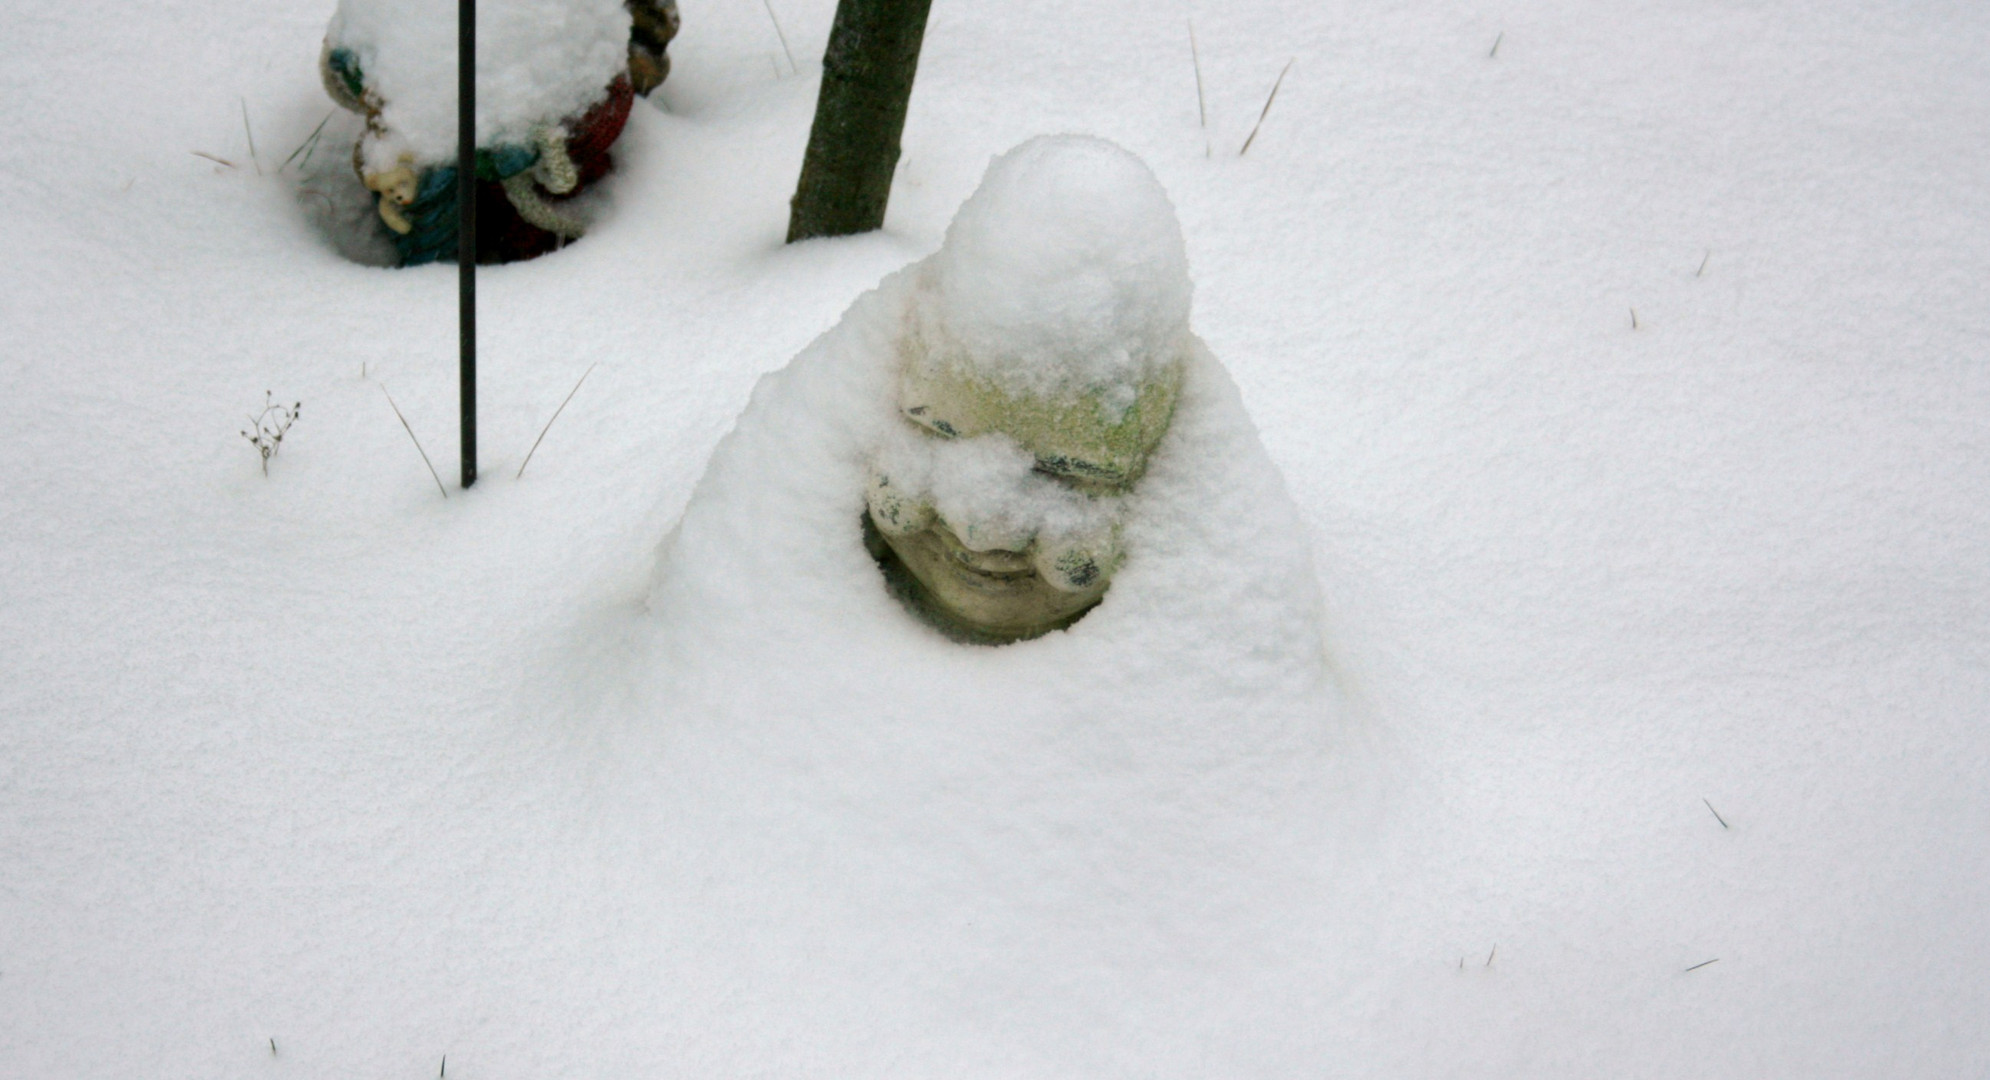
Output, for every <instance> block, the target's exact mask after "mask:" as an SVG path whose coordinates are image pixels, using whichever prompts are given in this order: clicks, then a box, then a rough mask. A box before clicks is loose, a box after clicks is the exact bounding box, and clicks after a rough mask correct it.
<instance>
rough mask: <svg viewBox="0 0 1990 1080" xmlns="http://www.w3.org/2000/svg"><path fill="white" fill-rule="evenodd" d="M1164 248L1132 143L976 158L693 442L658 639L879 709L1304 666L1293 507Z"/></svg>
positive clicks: (659, 594) (1182, 268) (1283, 681)
mask: <svg viewBox="0 0 1990 1080" xmlns="http://www.w3.org/2000/svg"><path fill="white" fill-rule="evenodd" d="M1182 252H1183V245H1182V240H1181V232H1180V228H1179V226H1178V225H1177V224H1176V222H1175V216H1174V212H1173V209H1172V207H1171V206H1170V205H1169V203H1168V201H1167V197H1166V195H1165V193H1164V192H1163V191H1162V190H1161V187H1160V184H1159V183H1158V181H1156V180H1155V178H1154V177H1153V175H1152V173H1151V172H1149V171H1148V170H1147V168H1146V166H1145V165H1144V164H1142V163H1141V162H1140V161H1139V160H1138V159H1137V158H1134V157H1133V156H1132V155H1131V154H1128V153H1127V152H1126V151H1124V150H1121V149H1120V148H1118V147H1116V146H1113V145H1112V144H1109V143H1105V142H1103V141H1101V140H1097V139H1090V138H1081V137H1074V136H1062V137H1057V138H1048V139H1038V140H1032V141H1031V142H1029V143H1025V144H1024V145H1023V146H1022V147H1019V148H1018V149H1017V150H1015V151H1012V152H1011V153H1009V154H1007V155H1004V156H1003V157H1001V158H998V159H997V160H996V161H995V162H994V163H993V165H991V167H990V169H989V173H988V178H987V180H985V181H984V183H983V185H982V187H981V189H980V190H979V191H977V192H976V194H975V195H974V196H973V197H972V198H971V199H970V200H969V201H968V203H967V204H966V205H965V206H964V207H963V208H962V210H961V212H960V215H959V217H958V218H957V219H956V221H955V223H954V226H953V228H952V229H950V230H949V232H948V234H947V239H946V242H945V244H944V245H943V247H942V248H941V250H940V251H939V252H937V253H936V254H934V255H933V256H930V257H929V258H927V259H926V260H923V261H922V262H920V263H916V264H914V265H913V266H911V267H908V268H906V269H905V270H903V271H900V272H898V273H896V274H894V275H892V276H891V277H889V278H887V279H886V280H885V281H884V282H883V283H882V284H881V285H880V286H879V288H877V289H876V290H874V291H872V292H871V293H869V294H866V295H865V296H864V297H863V298H861V299H859V300H858V301H857V303H856V304H855V305H853V306H852V307H851V309H850V311H849V312H848V313H847V314H846V315H845V316H844V318H843V320H842V321H841V323H839V324H838V325H837V326H836V327H835V328H833V329H832V330H830V331H829V332H828V333H826V334H824V335H823V336H822V337H821V338H819V339H818V340H817V341H816V342H815V343H813V344H812V345H810V346H809V347H808V349H806V350H805V351H804V352H803V353H802V354H801V355H800V356H798V357H797V358H796V359H795V361H794V362H793V363H791V364H790V365H788V367H786V368H784V369H783V370H781V371H778V372H775V373H773V374H771V375H769V376H767V377H766V378H764V379H763V380H762V381H761V384H760V385H759V386H758V387H757V388H756V389H755V392H754V394H753V397H752V400H751V402H750V403H749V405H748V406H747V409H746V411H745V412H744V413H743V414H742V415H741V417H740V418H739V422H738V424H737V426H736V427H735V429H734V430H733V431H732V432H731V433H730V434H729V435H727V437H726V438H725V439H724V440H723V441H722V442H721V443H720V445H719V447H718V449H717V450H716V451H715V452H714V454H713V458H712V461H711V464H710V466H709V467H708V470H707V472H706V475H705V477H704V478H703V479H702V480H701V481H700V483H699V485H698V487H697V489H696V490H695V491H694V493H693V495H692V498H691V501H690V504H689V505H688V506H687V507H686V509H685V512H684V515H683V518H682V519H681V521H680V522H679V526H678V528H677V529H676V530H675V531H674V532H673V534H672V536H671V538H670V539H669V540H668V541H667V542H666V544H665V546H664V550H663V552H662V555H661V560H660V564H659V568H658V579H657V583H656V586H655V588H654V591H653V594H652V608H653V610H654V611H655V612H657V614H658V616H659V618H660V620H661V622H662V624H663V629H664V631H665V633H666V635H667V636H668V637H669V638H670V640H672V641H673V642H674V644H673V646H672V647H671V649H670V650H669V653H670V655H672V656H674V657H676V658H677V659H676V663H678V664H683V665H689V666H691V667H698V666H701V665H706V664H709V665H712V666H716V667H719V668H722V669H733V670H753V669H754V668H755V666H756V665H766V666H767V667H768V668H771V669H778V670H781V671H786V672H798V671H807V670H810V669H818V670H821V671H823V672H825V673H828V672H834V673H835V681H836V682H837V683H838V685H840V686H845V690H844V691H842V692H845V693H848V694H854V695H860V696H861V695H874V696H875V699H876V700H875V701H874V702H873V703H872V705H873V706H875V707H877V708H882V709H887V710H889V709H890V708H892V707H894V705H893V703H898V704H899V705H903V704H904V703H907V702H916V701H919V700H921V698H922V696H923V695H926V694H927V693H928V692H929V691H930V690H931V688H932V687H935V686H939V685H946V684H949V681H950V680H953V679H957V678H960V677H963V676H965V675H966V674H967V673H970V672H979V673H982V674H987V673H990V672H998V673H1005V674H1004V675H1003V676H1002V677H1003V681H1004V683H1005V684H1006V685H1005V686H1004V689H1003V693H1004V694H1020V695H1024V696H1028V695H1050V696H1052V697H1055V698H1056V699H1057V700H1058V701H1059V702H1060V704H1058V705H1057V706H1056V709H1057V711H1060V712H1061V711H1064V710H1066V709H1080V710H1082V709H1084V708H1094V709H1096V708H1104V707H1109V708H1112V709H1126V708H1132V709H1135V710H1138V709H1140V708H1141V707H1142V703H1143V702H1144V703H1146V704H1148V705H1149V706H1151V707H1152V708H1153V709H1156V710H1159V712H1160V713H1168V714H1173V713H1176V712H1179V711H1180V710H1181V709H1183V708H1191V709H1197V708H1199V707H1200V706H1203V705H1207V706H1209V707H1226V708H1227V707H1228V706H1230V705H1233V704H1235V703H1236V702H1237V701H1238V700H1240V699H1242V698H1252V697H1263V696H1265V695H1273V696H1276V695H1280V694H1287V695H1289V694H1291V693H1293V692H1301V691H1308V690H1310V689H1311V688H1315V687H1317V685H1318V683H1319V680H1320V678H1321V676H1322V674H1323V668H1324V663H1323V654H1322V634H1321V627H1320V605H1319V599H1318V591H1317V586H1316V583H1315V580H1314V576H1313V573H1312V569H1311V565H1310V554H1309V548H1308V543H1307V540H1306V537H1305V532H1304V528H1303V526H1302V524H1301V522H1300V519H1299V516H1298V514H1297V512H1296V510H1295V508H1294V507H1293V505H1292V503H1291V500H1290V498H1289V496H1288V495H1287V493H1286V490H1285V486H1284V482H1283V480H1282V478H1281V477H1280V476H1279V475H1278V472H1277V470H1276V468H1275V467H1274V466H1273V465H1272V463H1271V462H1270V460H1269V459H1268V458H1267V457H1266V455H1265V453H1264V450H1263V448H1262V446H1261V445H1260V443H1259V441H1258V438H1257V434H1256V432H1255V430H1254V429H1253V427H1252V425H1251V422H1250V419H1249V417H1248V416H1247V415H1246V414H1245V412H1244V410H1243V406H1242V402H1241V400H1240V398H1239V396H1238V394H1237V391H1236V388H1235V387H1234V386H1233V385H1232V383H1231V382H1230V380H1229V377H1228V375H1227V373H1226V372H1225V371H1224V370H1223V368H1222V365H1221V364H1220V363H1218V362H1217V360H1216V359H1215V357H1214V356H1212V355H1211V354H1210V353H1209V351H1208V349H1207V348H1205V347H1204V346H1203V344H1202V343H1201V341H1200V340H1199V339H1198V338H1196V337H1195V336H1194V335H1193V334H1192V333H1191V332H1190V331H1189V328H1188V302H1189V296H1190V287H1189V281H1188V275H1187V269H1186V261H1185V258H1184V257H1183V254H1182ZM1003 642H1013V644H1008V645H1005V646H1004V647H1002V648H996V649H990V648H986V647H983V645H984V644H985V643H1003ZM700 657H702V658H703V659H699V658H700ZM811 658H814V659H811ZM851 687H854V688H851ZM1009 700H1011V701H1013V702H1019V701H1021V700H1022V699H1021V698H1017V697H1011V698H1010V699H1009ZM1045 700H1048V699H1045ZM1017 707H1023V706H1020V705H1018V706H1017ZM1157 715H1158V714H1157Z"/></svg>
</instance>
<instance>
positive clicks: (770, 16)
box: [581, 0, 801, 378]
mask: <svg viewBox="0 0 1990 1080" xmlns="http://www.w3.org/2000/svg"><path fill="white" fill-rule="evenodd" d="M760 4H761V6H762V7H765V8H766V9H767V21H768V22H770V23H773V24H774V36H775V37H778V38H780V39H781V51H782V52H784V53H787V54H788V70H789V71H793V72H797V73H799V72H800V71H801V69H800V68H798V67H796V66H795V51H794V50H793V49H790V48H788V35H787V34H786V33H785V32H783V31H782V29H781V20H779V19H777V18H775V17H774V0H760ZM581 377H582V378H586V376H585V375H583V376H581Z"/></svg>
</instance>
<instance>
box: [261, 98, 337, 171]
mask: <svg viewBox="0 0 1990 1080" xmlns="http://www.w3.org/2000/svg"><path fill="white" fill-rule="evenodd" d="M337 111H338V110H337V109H333V110H332V112H328V113H326V114H325V118H324V119H323V120H320V121H318V126H317V127H315V128H312V129H311V134H309V135H306V136H305V137H304V141H303V142H301V143H298V144H297V149H295V150H292V151H291V152H290V156H289V157H287V158H284V159H283V164H282V165H278V166H277V167H276V171H277V172H282V171H283V170H284V169H285V168H288V167H289V165H290V163H291V162H293V161H296V160H297V155H299V154H303V153H304V150H305V148H306V147H309V148H310V149H311V153H314V154H315V153H317V152H318V138H319V136H321V135H323V134H324V133H325V125H326V124H329V123H331V122H332V113H333V112H337ZM309 164H311V157H310V155H309V154H306V155H305V157H304V165H299V166H298V168H300V169H302V168H304V166H305V165H309Z"/></svg>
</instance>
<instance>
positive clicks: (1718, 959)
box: [1686, 956, 1721, 971]
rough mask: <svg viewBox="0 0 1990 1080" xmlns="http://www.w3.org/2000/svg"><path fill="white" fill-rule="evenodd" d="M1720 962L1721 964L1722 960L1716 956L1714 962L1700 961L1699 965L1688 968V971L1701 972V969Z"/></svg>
mask: <svg viewBox="0 0 1990 1080" xmlns="http://www.w3.org/2000/svg"><path fill="white" fill-rule="evenodd" d="M1720 962H1721V958H1720V957H1718V956H1716V957H1714V958H1713V959H1712V960H1702V961H1700V962H1699V963H1697V964H1694V965H1693V966H1692V967H1689V968H1687V969H1686V970H1687V971H1698V970H1700V969H1701V968H1703V967H1706V966H1707V965H1708V964H1718V963H1720Z"/></svg>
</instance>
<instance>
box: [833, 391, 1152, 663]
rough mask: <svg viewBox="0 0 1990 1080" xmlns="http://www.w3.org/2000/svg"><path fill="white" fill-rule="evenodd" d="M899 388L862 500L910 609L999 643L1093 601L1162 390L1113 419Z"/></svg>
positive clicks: (1077, 408) (1104, 583)
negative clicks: (907, 588)
mask: <svg viewBox="0 0 1990 1080" xmlns="http://www.w3.org/2000/svg"><path fill="white" fill-rule="evenodd" d="M900 390H901V393H900V400H899V415H900V417H901V418H902V420H903V421H904V425H905V426H904V428H903V429H902V430H901V431H900V432H898V433H897V434H898V435H899V436H900V437H899V438H898V439H896V440H895V442H894V443H893V445H892V446H890V447H887V448H886V449H885V450H883V451H881V452H880V453H879V455H878V457H877V459H876V460H875V462H874V464H873V468H872V473H871V478H870V484H869V487H868V489H867V493H866V502H867V505H868V508H869V511H870V520H871V522H872V523H873V524H874V525H875V526H876V528H877V531H878V534H879V535H880V536H881V537H882V538H883V540H884V542H885V544H887V545H888V546H889V547H890V550H891V553H892V554H893V555H895V556H896V557H897V559H898V561H899V562H900V563H901V564H902V565H903V567H904V569H905V571H906V572H907V574H908V575H909V577H910V578H911V579H912V587H913V589H914V591H915V592H916V594H917V595H916V596H915V598H914V599H915V600H916V601H917V602H918V605H919V606H920V607H921V608H923V609H925V610H926V612H927V613H928V614H929V615H930V616H931V617H933V618H934V619H935V621H937V622H939V623H941V624H942V626H943V628H945V629H948V630H952V631H956V632H957V633H959V634H960V636H965V637H968V638H970V639H973V640H980V641H993V642H1002V641H1014V640H1019V639H1022V638H1029V637H1035V636H1037V635H1039V634H1043V633H1046V632H1048V631H1051V630H1055V629H1058V628H1060V627H1063V626H1066V625H1069V624H1070V623H1071V622H1073V621H1075V620H1076V619H1077V618H1078V617H1079V616H1081V615H1083V614H1084V613H1085V612H1086V611H1087V610H1088V609H1090V608H1091V607H1092V606H1093V605H1095V604H1097V603H1098V602H1099V600H1100V598H1102V597H1103V596H1104V595H1105V592H1106V589H1107V587H1108V586H1109V585H1110V584H1111V582H1112V575H1113V571H1114V570H1116V569H1117V568H1118V567H1119V563H1120V559H1121V548H1120V518H1121V514H1122V511H1123V509H1124V505H1125V498H1126V496H1128V495H1129V494H1130V493H1131V491H1132V488H1133V484H1134V481H1135V479H1137V477H1138V475H1139V471H1140V469H1141V468H1143V467H1144V465H1145V462H1146V456H1147V454H1148V452H1149V451H1151V449H1152V445H1153V442H1154V441H1156V440H1157V439H1158V436H1159V432H1160V431H1162V430H1164V429H1165V426H1166V422H1167V417H1168V415H1169V414H1171V413H1172V411H1173V405H1174V396H1175V384H1174V383H1173V382H1172V381H1167V382H1164V383H1163V384H1162V385H1159V386H1157V387H1156V391H1155V392H1154V393H1153V394H1151V395H1149V394H1143V395H1141V400H1139V401H1137V402H1135V403H1134V404H1133V405H1132V406H1131V407H1127V408H1122V409H1119V410H1102V409H1101V407H1100V405H1099V403H1098V402H1096V401H1091V400H1080V401H1077V402H1075V403H1071V404H1067V405H1064V406H1062V407H1051V406H1045V405H1042V404H1040V403H1030V402H1026V401H1018V400H1015V399H1013V398H1006V397H1004V396H1002V395H1001V394H999V393H997V392H995V391H993V390H991V389H990V388H989V387H987V386H986V385H976V384H974V383H971V382H967V381H964V380H961V379H958V378H951V377H947V376H939V375H934V374H933V373H931V372H927V371H922V370H914V371H912V372H908V374H907V376H906V378H905V380H904V382H903V383H902V385H901V388H900ZM1102 412H1114V413H1116V414H1117V415H1100V414H1101V413H1102Z"/></svg>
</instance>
